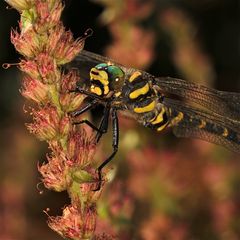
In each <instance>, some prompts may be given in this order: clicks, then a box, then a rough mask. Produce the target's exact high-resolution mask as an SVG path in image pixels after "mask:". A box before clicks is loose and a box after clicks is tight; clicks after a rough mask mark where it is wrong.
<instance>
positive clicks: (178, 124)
mask: <svg viewBox="0 0 240 240" xmlns="http://www.w3.org/2000/svg"><path fill="white" fill-rule="evenodd" d="M70 68H75V69H78V74H79V76H80V78H81V82H82V86H78V85H77V86H76V89H74V90H72V91H71V92H75V94H79V93H80V94H84V95H86V96H87V99H88V101H87V103H86V104H85V105H84V106H83V107H81V108H80V109H78V110H76V111H74V112H72V113H71V116H72V117H73V118H76V117H77V116H79V115H81V114H83V113H84V112H86V111H88V110H90V109H93V108H94V107H95V106H97V105H99V104H100V105H102V106H103V107H104V110H103V115H102V119H101V121H100V124H99V126H96V125H94V124H93V123H92V122H90V121H89V120H86V119H85V120H81V121H80V122H76V124H83V123H84V124H87V125H88V126H89V127H91V128H92V129H93V130H95V131H96V142H99V140H100V139H101V137H102V135H103V134H105V133H106V132H107V131H108V127H109V120H110V119H111V121H112V149H113V150H112V153H111V154H110V155H109V157H108V158H107V159H105V160H104V161H103V162H102V164H101V165H100V166H99V167H98V168H97V172H98V180H99V186H98V187H97V189H96V190H99V189H100V188H101V182H102V170H103V168H104V167H105V166H106V165H107V164H108V163H109V162H110V161H111V160H112V159H113V158H114V156H115V155H116V153H117V151H118V145H119V123H118V115H119V113H122V114H125V115H127V116H129V117H131V118H133V119H135V120H136V121H138V122H139V123H140V124H142V125H143V126H145V127H148V128H151V129H153V130H156V131H159V132H160V131H162V130H164V129H168V128H170V129H172V131H173V133H174V135H175V136H177V137H187V138H197V139H202V140H204V141H207V142H211V143H214V144H218V145H221V146H224V147H225V148H227V149H229V150H231V151H233V152H236V153H240V93H234V92H226V91H219V90H215V89H213V88H208V87H206V86H202V85H199V84H196V83H193V82H188V81H185V80H182V79H177V78H172V77H155V76H153V75H151V74H149V73H147V72H145V71H142V70H138V69H134V68H128V67H125V66H123V65H121V64H119V63H117V62H115V61H113V60H111V59H109V58H107V57H104V56H101V55H98V54H95V53H92V52H89V51H86V50H82V51H81V52H80V54H79V55H78V56H77V57H76V59H75V60H74V61H73V62H72V63H71V65H70Z"/></svg>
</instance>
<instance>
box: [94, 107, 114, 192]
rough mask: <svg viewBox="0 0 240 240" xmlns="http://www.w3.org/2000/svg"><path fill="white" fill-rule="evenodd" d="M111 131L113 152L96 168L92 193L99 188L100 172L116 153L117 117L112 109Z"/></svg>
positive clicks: (100, 181)
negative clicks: (96, 177)
mask: <svg viewBox="0 0 240 240" xmlns="http://www.w3.org/2000/svg"><path fill="white" fill-rule="evenodd" d="M112 128H113V129H112V131H113V137H112V147H113V152H112V154H111V155H110V156H109V157H108V158H107V159H106V160H105V161H104V162H103V163H102V164H101V165H100V166H99V167H98V168H97V173H98V180H99V183H98V186H97V188H96V189H95V190H94V191H98V190H99V189H100V188H101V184H102V170H103V168H104V167H105V166H106V165H107V164H108V163H109V162H110V161H111V160H112V159H113V157H114V156H115V155H116V153H117V151H118V143H119V125H118V117H117V111H116V109H113V111H112Z"/></svg>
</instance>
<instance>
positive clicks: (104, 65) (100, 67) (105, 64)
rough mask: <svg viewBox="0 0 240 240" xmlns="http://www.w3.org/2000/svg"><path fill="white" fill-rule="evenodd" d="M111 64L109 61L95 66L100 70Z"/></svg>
mask: <svg viewBox="0 0 240 240" xmlns="http://www.w3.org/2000/svg"><path fill="white" fill-rule="evenodd" d="M108 66H109V65H108V64H107V63H100V64H98V65H97V66H95V68H96V69H98V70H106V68H107V67H108Z"/></svg>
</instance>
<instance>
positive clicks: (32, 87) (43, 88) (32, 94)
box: [21, 76, 48, 103]
mask: <svg viewBox="0 0 240 240" xmlns="http://www.w3.org/2000/svg"><path fill="white" fill-rule="evenodd" d="M22 86H23V87H22V89H21V94H22V95H23V96H24V97H25V98H27V99H30V100H33V101H35V102H37V103H43V102H46V100H47V99H48V86H47V85H45V84H43V83H41V82H40V81H38V80H35V79H33V78H31V77H29V76H25V77H24V78H23V83H22Z"/></svg>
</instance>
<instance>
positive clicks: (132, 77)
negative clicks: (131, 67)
mask: <svg viewBox="0 0 240 240" xmlns="http://www.w3.org/2000/svg"><path fill="white" fill-rule="evenodd" d="M141 75H142V73H140V72H139V71H136V72H134V73H133V74H132V75H131V77H130V78H129V82H133V81H134V80H135V79H136V78H137V77H139V76H141Z"/></svg>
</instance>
